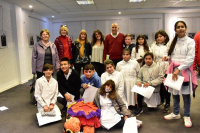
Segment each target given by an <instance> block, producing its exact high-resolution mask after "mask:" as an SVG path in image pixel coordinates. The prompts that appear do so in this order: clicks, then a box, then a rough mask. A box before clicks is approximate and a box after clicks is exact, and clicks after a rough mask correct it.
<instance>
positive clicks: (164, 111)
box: [163, 104, 170, 113]
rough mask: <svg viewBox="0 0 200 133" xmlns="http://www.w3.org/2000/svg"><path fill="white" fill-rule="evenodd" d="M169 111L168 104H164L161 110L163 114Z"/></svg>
mask: <svg viewBox="0 0 200 133" xmlns="http://www.w3.org/2000/svg"><path fill="white" fill-rule="evenodd" d="M169 109H170V105H169V104H165V106H164V109H163V113H167V112H169Z"/></svg>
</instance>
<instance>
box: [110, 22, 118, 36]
mask: <svg viewBox="0 0 200 133" xmlns="http://www.w3.org/2000/svg"><path fill="white" fill-rule="evenodd" d="M118 30H119V27H118V24H117V23H113V24H112V25H111V32H112V34H113V35H117V32H118Z"/></svg>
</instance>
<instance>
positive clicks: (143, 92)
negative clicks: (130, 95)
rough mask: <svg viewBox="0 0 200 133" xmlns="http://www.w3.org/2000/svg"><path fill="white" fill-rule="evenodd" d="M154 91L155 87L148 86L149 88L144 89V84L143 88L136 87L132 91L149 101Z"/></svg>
mask: <svg viewBox="0 0 200 133" xmlns="http://www.w3.org/2000/svg"><path fill="white" fill-rule="evenodd" d="M154 90H155V88H154V87H152V86H148V87H147V88H144V87H143V84H142V87H139V86H137V85H134V86H133V88H132V90H131V91H132V92H136V93H139V94H140V95H142V96H144V97H146V98H148V99H149V98H150V97H151V95H152V94H153V91H154Z"/></svg>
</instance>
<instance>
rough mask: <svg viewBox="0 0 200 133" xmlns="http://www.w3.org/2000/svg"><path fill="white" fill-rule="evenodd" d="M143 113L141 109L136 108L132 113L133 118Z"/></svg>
mask: <svg viewBox="0 0 200 133" xmlns="http://www.w3.org/2000/svg"><path fill="white" fill-rule="evenodd" d="M142 112H143V110H142V109H141V108H137V109H136V110H135V112H134V114H135V116H139V115H140V114H141V113H142Z"/></svg>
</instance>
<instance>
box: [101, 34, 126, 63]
mask: <svg viewBox="0 0 200 133" xmlns="http://www.w3.org/2000/svg"><path fill="white" fill-rule="evenodd" d="M123 44H124V34H122V33H119V34H118V36H117V37H116V38H114V37H113V36H112V35H111V34H108V35H107V36H106V38H105V43H104V51H103V60H105V59H106V55H107V54H108V55H109V59H111V60H112V59H122V51H123Z"/></svg>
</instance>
